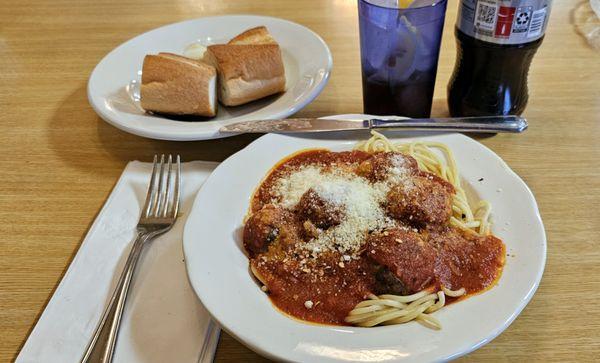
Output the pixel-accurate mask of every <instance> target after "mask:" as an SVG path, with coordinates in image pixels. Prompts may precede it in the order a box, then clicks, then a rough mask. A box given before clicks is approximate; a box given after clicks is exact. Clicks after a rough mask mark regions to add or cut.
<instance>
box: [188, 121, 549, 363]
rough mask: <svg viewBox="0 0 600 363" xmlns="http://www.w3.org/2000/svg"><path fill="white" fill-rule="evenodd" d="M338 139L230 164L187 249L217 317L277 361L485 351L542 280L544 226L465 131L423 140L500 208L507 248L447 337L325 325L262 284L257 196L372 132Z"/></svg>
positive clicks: (220, 170)
mask: <svg viewBox="0 0 600 363" xmlns="http://www.w3.org/2000/svg"><path fill="white" fill-rule="evenodd" d="M363 116H364V115H363ZM338 117H341V116H338ZM344 117H354V118H356V117H360V115H350V116H348V115H346V116H344ZM387 135H388V137H390V138H391V139H392V140H393V141H410V140H414V139H415V136H414V134H404V136H403V135H402V134H398V133H395V134H393V133H388V134H387ZM409 135H412V137H410V136H409ZM335 137H336V138H335V139H334V138H333V136H329V137H328V136H327V135H318V136H315V135H314V134H313V135H304V136H302V137H297V136H296V137H292V136H285V135H277V134H267V135H265V136H263V137H261V138H259V139H257V140H256V141H254V142H253V143H251V144H250V145H248V146H247V147H246V148H245V149H243V150H241V151H240V152H238V153H236V154H235V155H233V156H231V157H230V158H228V159H227V160H225V161H224V162H223V163H221V164H220V165H219V166H218V167H217V168H216V169H215V171H214V172H213V173H212V175H211V176H210V177H209V178H208V180H207V181H206V182H205V183H204V185H203V187H202V188H201V190H200V192H199V193H198V195H197V197H196V201H195V203H194V205H193V208H192V211H191V212H190V215H189V217H188V222H187V224H186V226H185V230H184V236H183V245H184V253H185V261H186V265H187V269H188V275H189V279H190V281H191V284H192V286H193V288H194V290H195V291H196V293H197V294H198V296H199V298H200V300H201V301H202V303H203V304H204V306H205V307H206V308H207V309H208V311H209V312H210V313H211V314H212V316H213V317H214V319H215V320H216V321H217V322H218V323H219V324H220V325H221V326H222V327H223V328H224V329H225V330H226V331H227V332H229V333H230V334H231V335H233V336H235V337H236V338H237V339H239V340H240V341H241V342H243V343H244V344H246V345H247V346H248V347H250V348H251V349H254V350H255V351H257V352H259V353H261V354H263V355H265V356H267V357H270V358H274V359H281V360H288V361H302V362H307V361H314V362H333V361H351V362H384V361H414V362H429V361H444V360H450V359H453V358H456V357H459V356H461V355H463V354H466V353H468V352H471V351H473V350H475V349H477V348H479V347H481V346H483V345H484V344H486V343H488V342H489V341H491V340H492V339H494V338H495V337H496V336H497V335H498V334H500V333H501V332H502V331H503V330H504V329H506V328H507V327H508V326H509V325H510V323H511V322H512V321H513V320H514V319H515V318H516V317H517V315H519V313H520V312H521V310H523V308H524V307H525V305H527V303H528V302H529V300H530V299H531V297H532V296H533V294H534V293H535V291H536V288H537V286H538V284H539V282H540V279H541V277H542V274H543V271H544V265H545V261H546V237H545V233H544V227H543V224H542V220H541V218H540V215H539V212H538V208H537V205H536V201H535V199H534V196H533V194H532V193H531V191H530V190H529V188H528V187H527V185H526V184H525V183H524V182H523V181H522V180H521V178H519V176H518V175H517V174H515V173H514V172H513V171H512V170H511V169H510V168H509V167H508V166H507V165H506V163H505V162H504V161H502V159H501V158H500V157H499V156H498V155H496V154H494V152H492V151H491V150H490V149H488V148H486V147H485V146H483V145H482V144H480V143H478V142H477V141H475V140H473V139H471V138H469V137H467V136H464V135H462V134H438V135H429V136H418V137H417V138H418V139H420V140H432V141H439V142H443V143H445V144H447V145H448V146H449V147H450V148H451V149H452V150H453V151H454V154H455V157H456V160H457V162H458V168H459V171H460V173H461V176H462V180H463V184H464V186H465V189H466V190H467V192H468V193H469V194H471V195H472V196H477V197H479V198H482V199H487V200H488V201H490V202H491V203H492V208H493V209H492V213H493V214H492V219H493V228H492V232H493V233H494V234H495V235H496V236H498V237H500V238H501V239H502V240H503V241H504V243H505V244H506V248H507V257H506V265H505V267H504V271H503V274H502V276H501V278H500V280H499V282H498V284H497V285H496V286H494V287H493V288H491V289H490V290H489V291H486V292H485V293H482V294H480V295H475V296H471V297H470V298H468V299H466V300H464V301H461V302H459V303H456V304H452V305H450V306H448V307H445V308H443V309H442V310H440V311H438V312H436V313H435V316H436V318H438V319H439V320H440V322H441V324H442V329H441V330H439V331H435V330H431V329H427V328H425V327H423V326H422V325H420V324H418V323H416V322H410V323H407V324H403V325H393V326H383V327H375V328H358V327H346V326H324V325H315V324H308V323H303V322H301V321H298V320H294V319H291V318H289V317H287V316H285V315H283V314H282V313H280V312H279V311H278V310H276V309H275V307H274V306H273V305H272V304H271V302H270V300H269V298H268V297H267V295H266V294H265V293H263V292H262V291H261V290H260V288H259V286H258V284H257V283H256V282H255V280H254V279H253V277H252V275H251V272H250V271H249V268H248V258H247V257H246V255H245V254H244V250H243V245H242V239H241V231H242V227H243V219H244V215H245V214H246V212H247V210H248V206H249V202H250V197H251V195H252V193H253V191H254V190H255V188H256V187H257V186H258V185H259V183H260V182H261V180H262V178H263V177H264V176H265V174H266V173H267V172H268V171H269V170H270V169H271V167H273V165H275V164H276V163H277V162H278V161H279V160H281V159H282V158H284V157H286V156H287V155H290V154H292V153H294V152H296V151H299V150H302V149H306V148H323V147H324V148H328V149H331V150H333V151H342V150H351V149H352V148H353V147H354V145H355V144H356V142H357V141H359V140H364V139H366V138H368V137H369V135H368V133H353V134H346V135H345V136H340V135H339V134H338V135H335ZM482 178H483V180H481V179H482ZM480 180H481V181H480Z"/></svg>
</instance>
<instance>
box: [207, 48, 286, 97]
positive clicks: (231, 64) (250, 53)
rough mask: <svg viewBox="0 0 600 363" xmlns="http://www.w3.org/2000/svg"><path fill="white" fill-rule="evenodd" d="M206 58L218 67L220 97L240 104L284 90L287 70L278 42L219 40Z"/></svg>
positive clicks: (208, 51)
mask: <svg viewBox="0 0 600 363" xmlns="http://www.w3.org/2000/svg"><path fill="white" fill-rule="evenodd" d="M204 61H205V62H207V63H209V64H212V65H213V66H215V68H217V72H218V74H219V89H218V95H219V101H221V103H222V104H224V105H226V106H237V105H241V104H244V103H247V102H250V101H254V100H257V99H259V98H263V97H266V96H270V95H272V94H275V93H279V92H283V91H285V72H284V68H283V59H282V58H281V51H280V49H279V45H277V44H217V45H211V46H209V47H208V49H207V51H206V53H205V54H204Z"/></svg>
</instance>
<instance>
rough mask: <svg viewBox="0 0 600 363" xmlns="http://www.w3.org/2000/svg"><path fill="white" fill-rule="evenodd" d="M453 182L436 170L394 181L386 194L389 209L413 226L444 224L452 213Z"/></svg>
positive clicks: (397, 217) (391, 214) (390, 213)
mask: <svg viewBox="0 0 600 363" xmlns="http://www.w3.org/2000/svg"><path fill="white" fill-rule="evenodd" d="M453 193H454V188H453V187H452V185H451V184H449V183H448V182H446V181H444V180H443V179H441V178H438V177H436V176H435V175H433V174H429V173H421V174H420V175H416V176H413V177H412V178H410V180H406V181H405V182H403V183H399V184H396V185H394V186H393V187H392V188H391V189H390V191H389V192H388V195H387V202H386V209H387V213H388V214H389V215H390V216H392V217H394V218H396V219H398V220H401V221H403V222H405V223H408V224H410V225H413V226H424V225H428V224H445V223H447V222H448V221H449V220H450V216H451V215H452V194H453Z"/></svg>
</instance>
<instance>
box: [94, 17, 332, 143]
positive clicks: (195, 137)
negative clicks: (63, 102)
mask: <svg viewBox="0 0 600 363" xmlns="http://www.w3.org/2000/svg"><path fill="white" fill-rule="evenodd" d="M231 17H243V18H254V19H270V20H274V21H280V22H282V23H288V24H289V25H292V26H298V27H300V28H303V30H304V31H306V32H307V33H309V34H311V35H312V36H313V37H315V39H316V40H317V41H318V42H319V43H320V44H321V45H322V46H323V47H324V49H325V53H326V56H327V64H326V66H325V73H324V74H323V78H322V79H321V80H320V81H319V82H318V83H317V84H316V85H315V86H314V88H313V89H312V91H311V92H309V93H307V94H306V95H305V97H303V99H302V100H301V101H300V102H297V103H293V104H291V105H290V106H288V107H286V108H285V109H283V110H282V111H280V112H277V113H273V114H272V115H271V116H269V118H268V119H277V118H285V117H287V116H290V115H293V114H294V113H296V112H298V111H300V110H301V109H303V108H304V107H306V106H307V105H308V104H310V103H311V102H312V101H313V100H314V99H315V98H317V97H318V96H319V95H320V94H321V93H322V92H323V89H324V88H325V86H326V85H327V83H328V82H329V78H330V77H331V72H332V71H333V56H332V53H331V49H329V46H328V45H327V43H326V42H325V40H324V39H323V38H322V37H321V36H320V35H319V34H317V33H316V32H315V31H314V30H312V29H310V28H309V27H307V26H305V25H303V24H299V23H296V22H294V21H291V20H288V19H284V18H278V17H274V16H266V15H255V14H224V15H210V16H202V17H197V18H192V19H186V20H182V21H178V22H174V23H169V24H165V25H161V26H159V27H156V28H153V29H150V30H147V31H145V32H143V33H140V34H138V35H136V36H134V37H132V38H129V39H127V40H126V41H124V42H122V43H121V44H119V45H118V46H116V47H114V48H112V49H111V50H110V51H109V52H108V53H106V54H105V55H104V56H103V57H102V59H101V60H100V61H99V62H98V63H97V64H96V65H95V66H94V69H93V70H92V72H91V73H90V76H89V77H88V82H87V87H86V92H87V100H88V103H89V104H90V106H91V107H92V109H93V110H94V112H96V114H97V115H98V116H99V117H100V118H101V119H102V120H103V121H105V122H107V123H108V124H110V125H112V126H114V127H116V128H118V129H120V130H122V131H125V132H127V133H130V134H133V135H137V136H141V137H145V138H150V139H155V140H168V141H200V140H214V139H221V138H226V137H232V136H236V135H237V134H233V133H226V134H223V133H220V132H218V131H217V132H215V133H213V134H209V133H200V134H204V135H203V136H202V135H200V134H198V133H194V132H189V131H188V132H185V133H183V132H180V133H176V132H166V133H164V132H156V131H149V130H147V129H145V128H141V129H140V128H135V127H131V126H129V125H126V124H124V123H120V122H117V121H115V120H114V119H113V117H111V115H110V114H109V113H108V112H106V110H105V109H104V107H102V102H100V101H101V100H105V99H106V98H105V97H104V96H101V97H100V96H98V98H99V99H98V100H96V99H95V96H94V95H93V89H92V87H93V84H92V83H93V81H95V77H97V75H98V74H97V72H99V67H100V66H101V65H102V63H104V62H105V60H107V59H108V58H109V57H110V56H111V55H113V53H115V52H117V51H118V50H120V49H122V48H124V47H126V46H127V45H128V44H129V43H130V42H132V41H134V40H136V39H138V38H140V37H143V36H145V35H147V34H148V33H151V32H154V31H160V30H162V29H163V28H168V27H171V26H175V25H182V24H184V23H192V22H196V21H201V20H204V19H216V18H231ZM96 101H98V102H96ZM222 121H226V120H222ZM174 122H177V121H174ZM199 122H203V121H199ZM209 122H210V120H209Z"/></svg>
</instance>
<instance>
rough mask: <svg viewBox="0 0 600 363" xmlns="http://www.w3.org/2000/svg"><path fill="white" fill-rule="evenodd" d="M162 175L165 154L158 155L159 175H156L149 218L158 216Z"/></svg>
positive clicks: (163, 173) (163, 172)
mask: <svg viewBox="0 0 600 363" xmlns="http://www.w3.org/2000/svg"><path fill="white" fill-rule="evenodd" d="M164 175H165V154H161V155H160V173H159V174H158V188H157V189H156V193H155V195H154V198H153V202H154V203H153V207H152V212H151V213H150V215H149V217H157V216H158V210H159V208H160V200H161V193H162V186H163V179H164Z"/></svg>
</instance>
